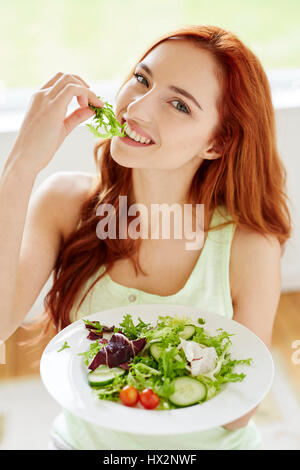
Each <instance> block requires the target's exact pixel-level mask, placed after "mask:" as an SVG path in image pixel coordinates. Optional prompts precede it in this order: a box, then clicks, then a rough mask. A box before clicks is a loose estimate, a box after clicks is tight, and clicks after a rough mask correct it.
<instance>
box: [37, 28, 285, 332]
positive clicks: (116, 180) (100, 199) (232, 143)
mask: <svg viewBox="0 0 300 470" xmlns="http://www.w3.org/2000/svg"><path fill="white" fill-rule="evenodd" d="M171 37H176V38H183V39H186V40H189V41H192V43H193V44H196V45H197V46H198V47H200V48H202V49H206V50H208V51H210V52H211V54H212V55H213V56H214V58H215V60H216V62H217V65H218V67H217V75H218V79H219V80H220V83H221V86H222V90H223V93H222V97H221V99H220V102H219V103H218V112H219V117H220V124H219V127H218V128H217V129H216V132H215V137H216V138H217V141H218V143H219V145H220V146H221V149H222V155H221V158H218V159H216V160H204V161H203V162H202V164H201V166H200V167H199V169H198V170H197V172H196V173H195V175H194V177H193V180H192V181H191V185H190V191H189V199H190V201H192V202H193V203H201V204H204V208H205V211H207V213H208V212H210V211H211V210H214V209H215V208H216V207H217V206H218V205H220V204H221V205H225V206H226V208H227V210H228V211H229V214H230V216H231V217H232V220H233V222H234V223H236V224H237V226H238V227H241V228H244V229H251V230H255V231H257V232H259V233H261V234H263V235H268V234H273V235H275V236H276V237H277V238H278V240H279V242H280V244H281V245H282V246H283V245H284V243H285V241H286V240H287V239H288V238H289V237H290V232H291V219H290V213H289V210H288V206H287V201H288V198H287V195H286V193H285V184H286V170H285V168H284V166H283V164H282V161H281V160H280V157H279V154H278V150H277V145H276V131H275V118H274V109H273V106H272V100H271V92H270V86H269V82H268V79H267V76H266V74H265V72H264V70H263V67H262V65H261V64H260V61H259V60H258V58H257V57H256V56H255V55H254V54H253V53H252V52H251V50H249V49H248V48H247V47H246V46H245V45H244V44H243V43H242V42H241V41H240V40H239V39H238V38H237V37H236V36H235V35H234V34H232V33H231V32H228V31H225V30H223V29H221V28H219V27H216V26H198V25H193V26H189V27H185V28H181V29H178V30H175V31H172V32H170V33H167V34H165V35H163V36H162V37H161V38H159V39H158V40H157V41H155V42H154V43H153V44H152V45H151V47H149V49H148V50H147V51H146V52H145V54H144V55H143V57H142V58H141V59H140V60H139V62H140V61H142V60H143V59H144V58H145V57H146V55H147V54H148V53H149V52H150V51H151V50H152V49H154V48H155V47H156V46H157V45H159V44H160V43H162V42H163V41H166V40H168V39H169V38H171ZM134 71H135V66H134V68H133V69H132V70H131V72H130V73H129V75H128V77H127V78H126V79H125V81H124V83H123V85H125V83H127V81H128V80H130V79H131V77H132V75H133V73H134ZM123 85H122V86H123ZM122 86H121V88H122ZM100 150H101V152H100ZM94 159H95V165H96V177H97V179H96V184H95V185H94V187H93V189H92V190H91V192H90V195H89V197H88V198H87V200H86V201H85V202H84V204H83V205H82V208H81V220H82V224H81V227H80V228H79V229H78V230H75V231H74V232H73V233H71V234H70V235H69V237H68V238H67V239H66V240H65V241H64V243H63V244H62V245H61V247H60V251H59V255H58V258H57V260H56V264H55V266H54V271H53V285H52V288H51V289H50V291H49V292H48V294H47V295H46V297H45V299H44V307H45V312H44V317H43V318H44V319H43V322H44V325H45V327H46V329H47V325H48V326H49V324H51V323H53V324H54V326H55V330H56V331H58V330H60V329H62V328H64V327H65V326H67V325H68V324H69V323H70V310H71V308H72V306H73V305H74V303H75V300H78V299H77V297H78V296H79V294H80V293H82V292H83V293H84V295H82V298H81V300H80V302H79V305H78V308H79V307H80V305H81V304H82V302H83V300H84V298H85V297H86V295H87V293H88V292H89V290H90V289H91V288H92V287H93V286H94V285H95V283H96V282H97V281H99V279H100V278H101V277H102V276H103V275H104V273H103V274H102V275H100V276H98V277H96V279H95V281H94V282H93V284H92V285H91V286H90V288H89V289H88V290H86V292H84V290H82V289H84V286H85V283H86V282H87V281H88V279H89V278H90V277H91V276H92V275H94V274H95V273H96V272H97V270H98V269H99V267H100V266H102V265H105V266H106V268H107V270H108V271H109V269H110V268H111V267H112V265H113V263H114V261H115V260H118V259H121V258H129V259H130V260H131V261H132V262H133V265H134V267H135V270H136V272H138V271H139V270H140V271H141V268H140V265H139V263H138V257H137V253H138V249H139V245H140V240H132V239H130V238H127V239H124V240H123V239H109V238H107V239H105V240H100V239H99V238H98V237H97V235H96V225H97V223H98V222H99V217H98V216H96V209H97V207H98V206H99V205H100V204H104V203H108V204H112V205H113V206H114V207H115V209H116V213H117V214H118V210H119V207H118V201H119V196H120V195H124V196H128V197H129V194H130V188H131V171H132V170H131V168H127V167H122V166H120V165H118V164H117V163H116V162H115V161H114V160H113V159H112V157H111V154H110V140H109V139H106V140H102V139H101V140H99V141H97V143H96V144H95V148H94ZM117 220H118V217H117ZM128 220H129V222H130V218H128ZM228 223H230V221H227V222H226V223H225V224H221V225H219V226H218V227H219V228H221V227H224V225H227V224H228ZM117 229H118V227H117ZM207 229H208V224H207V225H205V230H207ZM45 318H46V321H45ZM46 329H45V331H46Z"/></svg>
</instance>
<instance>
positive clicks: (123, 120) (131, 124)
mask: <svg viewBox="0 0 300 470" xmlns="http://www.w3.org/2000/svg"><path fill="white" fill-rule="evenodd" d="M125 122H127V120H126V119H125V118H124V117H123V118H122V120H121V125H123V124H124V123H125ZM128 124H129V127H130V129H132V130H133V131H135V132H136V133H137V134H139V135H140V136H142V137H145V138H146V139H150V143H149V144H146V145H152V144H155V142H154V140H153V139H152V137H151V136H150V135H149V134H147V133H146V132H144V131H143V130H142V129H140V128H139V127H138V126H137V125H136V124H134V123H132V122H128ZM142 145H145V144H142Z"/></svg>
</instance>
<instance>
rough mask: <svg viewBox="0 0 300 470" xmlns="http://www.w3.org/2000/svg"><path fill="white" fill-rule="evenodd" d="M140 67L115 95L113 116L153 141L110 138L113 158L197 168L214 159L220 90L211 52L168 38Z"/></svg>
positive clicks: (136, 165) (141, 165) (127, 164)
mask: <svg viewBox="0 0 300 470" xmlns="http://www.w3.org/2000/svg"><path fill="white" fill-rule="evenodd" d="M142 64H144V66H145V68H146V69H145V68H144V67H143V65H141V64H139V65H138V66H137V67H136V69H135V74H138V75H137V76H134V75H133V76H132V78H131V79H130V80H129V81H128V82H127V83H126V84H125V85H124V87H123V88H122V89H121V91H120V93H119V95H118V96H117V101H116V116H117V119H118V121H119V122H123V121H122V118H125V120H126V121H127V120H128V123H129V125H130V124H132V127H131V128H134V127H135V125H136V126H138V128H139V129H140V130H141V132H140V134H142V131H144V132H145V133H146V134H148V135H150V136H151V138H152V140H153V141H154V142H155V143H154V144H151V145H143V146H142V145H139V146H132V145H128V144H127V143H125V141H124V139H123V138H120V137H113V139H112V141H111V155H112V158H113V159H114V160H115V161H116V162H117V163H118V164H120V165H122V166H125V167H130V168H151V169H177V168H180V167H182V166H186V165H194V166H197V165H198V166H199V165H200V163H201V161H202V160H201V159H205V158H209V159H214V158H218V156H219V154H218V153H217V152H216V149H214V148H213V142H212V140H211V139H212V137H213V132H214V130H215V128H216V126H217V124H218V119H219V118H218V112H217V107H216V103H217V100H218V98H219V96H220V93H221V88H220V84H219V82H218V80H217V78H216V75H215V67H216V63H215V60H214V58H213V56H212V55H211V54H210V52H208V51H206V50H203V49H200V48H197V47H196V46H194V45H193V44H192V43H190V42H188V41H186V40H181V39H180V40H177V39H175V40H174V39H172V40H168V41H165V42H163V43H162V44H159V45H158V46H157V47H156V48H155V49H154V50H152V51H151V52H150V53H149V54H148V55H147V56H146V57H145V59H144V60H143V63H142ZM172 87H173V88H172ZM174 87H176V88H180V89H182V90H184V91H185V92H187V93H188V94H189V95H191V96H192V97H193V98H194V99H193V98H189V97H187V96H184V95H183V94H182V93H180V92H179V90H176V89H174ZM199 157H200V158H199Z"/></svg>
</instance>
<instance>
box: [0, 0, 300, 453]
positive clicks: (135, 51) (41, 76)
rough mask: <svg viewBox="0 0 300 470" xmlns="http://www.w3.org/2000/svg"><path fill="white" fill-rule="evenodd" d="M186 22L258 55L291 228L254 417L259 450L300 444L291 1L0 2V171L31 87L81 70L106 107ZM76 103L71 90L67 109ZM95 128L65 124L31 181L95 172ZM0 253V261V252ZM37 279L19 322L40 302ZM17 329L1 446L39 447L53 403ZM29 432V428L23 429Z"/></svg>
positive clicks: (1, 379) (0, 370)
mask: <svg viewBox="0 0 300 470" xmlns="http://www.w3.org/2000/svg"><path fill="white" fill-rule="evenodd" d="M189 24H214V25H217V26H221V27H223V28H225V29H228V30H231V31H232V32H234V33H235V34H237V35H238V36H239V37H240V39H241V40H242V41H243V42H244V43H245V44H246V45H247V46H249V47H250V48H251V49H252V50H253V52H254V53H256V55H257V56H258V57H259V59H260V60H261V62H262V64H263V66H264V68H265V70H266V73H267V75H268V78H269V81H270V84H271V89H272V99H273V104H274V108H275V113H276V125H277V139H278V147H279V151H280V154H281V158H282V160H283V162H284V164H285V166H286V168H287V176H288V181H287V184H288V195H289V198H290V210H291V214H292V218H293V233H292V237H291V239H290V240H289V242H288V243H287V245H286V250H285V253H284V255H283V258H282V295H281V299H280V303H279V306H278V312H277V316H276V322H275V327H274V334H273V345H272V353H273V357H274V361H275V365H276V375H275V380H274V384H273V387H272V389H271V391H270V393H269V394H268V395H267V397H266V398H265V399H264V401H263V402H262V404H261V406H260V408H259V410H258V412H257V413H256V414H255V417H254V420H255V421H256V423H257V425H258V426H259V428H260V430H261V433H262V435H263V439H264V448H265V449H273V448H274V449H275V448H276V449H300V398H299V397H300V364H296V363H295V361H293V360H292V354H293V352H294V350H293V348H292V343H293V342H294V341H295V340H297V339H298V340H300V263H299V260H300V186H299V183H298V175H299V174H300V151H299V140H298V139H299V137H298V134H299V128H300V3H299V1H298V0H285V1H284V2H283V1H282V0H280V1H279V0H243V1H242V2H241V1H240V0H226V1H225V0H214V2H212V1H208V0H151V1H143V0H127V1H126V2H124V1H121V0H85V1H84V2H83V1H81V0H52V1H51V2H48V1H45V0H26V1H24V0H10V1H9V2H7V1H4V0H0V44H1V47H0V64H1V68H0V171H1V172H2V169H3V166H4V164H5V161H6V159H7V156H8V154H9V152H10V149H11V147H12V145H13V142H14V140H15V138H16V135H17V132H18V129H19V128H20V125H21V123H22V120H23V117H24V112H25V109H26V106H27V104H28V101H29V99H30V97H31V95H32V94H33V93H34V92H35V91H36V90H37V89H38V88H40V87H41V86H42V85H43V84H44V83H45V82H46V81H48V80H49V79H50V78H51V77H52V76H53V75H55V74H56V73H57V72H59V71H60V72H63V73H74V74H78V75H80V76H81V77H82V78H84V79H85V80H86V81H87V82H88V83H89V85H90V86H91V89H92V90H93V91H94V92H95V93H97V95H101V96H102V97H104V98H105V100H106V101H109V102H110V103H112V104H113V105H114V103H115V101H114V97H115V94H116V92H117V90H118V88H119V86H120V84H121V82H122V80H123V79H124V77H125V76H126V75H127V73H128V71H129V69H130V68H131V67H132V65H133V64H134V63H135V62H136V60H137V59H138V58H139V57H140V56H141V55H142V54H143V52H144V50H145V49H146V48H147V47H148V46H149V45H150V43H152V42H153V40H155V39H156V38H157V37H159V36H160V35H162V34H164V33H165V32H167V31H171V30H173V29H177V28H179V27H182V26H186V25H189ZM76 107H77V102H76V101H75V100H74V102H72V103H71V104H70V112H72V110H73V109H75V108H76ZM93 146H94V138H93V136H92V135H91V134H90V133H89V131H88V130H87V128H86V127H85V125H84V124H82V125H80V126H79V127H78V128H76V129H75V130H74V131H73V132H72V134H71V135H69V136H68V138H67V139H66V140H65V142H64V143H63V145H62V147H61V148H60V149H59V150H58V152H57V154H56V156H55V157H54V159H53V160H52V162H51V163H50V164H49V165H48V167H47V168H45V169H44V170H43V171H42V172H41V173H40V174H39V175H38V177H37V179H36V182H35V185H34V188H33V190H35V189H36V187H37V186H39V185H40V183H41V182H42V181H43V180H44V179H45V178H47V177H48V176H49V175H50V174H52V173H54V172H57V171H74V170H75V171H84V172H94V163H93ZM0 262H1V260H0ZM50 285H51V279H49V280H48V282H47V284H46V285H45V287H44V289H43V291H42V292H41V295H40V296H39V297H38V299H37V300H36V302H35V304H34V305H33V306H32V308H31V310H30V311H29V312H28V315H27V317H26V321H28V320H30V318H32V317H33V316H35V315H37V314H38V313H40V312H41V310H42V302H43V298H44V296H45V294H46V293H47V291H48V290H49V288H50ZM27 338H28V334H26V332H25V331H24V330H23V329H22V328H19V329H18V330H17V331H16V332H15V333H14V335H12V337H11V338H10V339H9V340H8V341H7V343H6V362H7V363H6V364H5V365H0V449H45V448H47V441H48V435H49V429H50V426H51V422H52V420H53V419H54V417H55V416H56V414H58V412H59V405H57V404H56V403H55V402H54V400H52V398H51V397H50V396H49V395H48V393H47V391H46V390H45V388H44V386H43V384H42V383H41V380H40V377H39V368H38V363H37V364H36V365H34V363H35V362H36V361H38V360H39V358H40V355H41V353H42V350H43V348H44V347H45V344H43V345H40V347H38V348H36V349H34V350H32V349H31V350H26V349H24V347H22V346H20V345H19V343H20V341H22V340H24V339H27ZM28 431H29V432H28Z"/></svg>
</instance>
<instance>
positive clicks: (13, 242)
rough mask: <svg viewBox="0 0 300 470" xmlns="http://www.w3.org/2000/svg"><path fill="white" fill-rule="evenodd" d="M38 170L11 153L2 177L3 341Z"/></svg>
mask: <svg viewBox="0 0 300 470" xmlns="http://www.w3.org/2000/svg"><path fill="white" fill-rule="evenodd" d="M36 176H37V172H35V171H33V170H32V169H31V168H30V167H29V166H28V164H27V161H26V162H25V160H22V156H20V155H16V154H15V153H11V154H10V155H9V157H8V159H7V161H6V164H5V167H4V170H3V172H2V174H1V177H0V340H1V339H2V334H1V331H2V332H3V331H6V330H7V328H8V326H9V324H10V313H11V309H12V305H13V301H14V295H15V286H16V279H17V272H18V264H19V257H20V249H21V244H22V238H23V232H24V225H25V220H26V213H27V209H28V202H29V199H30V195H31V192H32V188H33V184H34V181H35V178H36Z"/></svg>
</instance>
